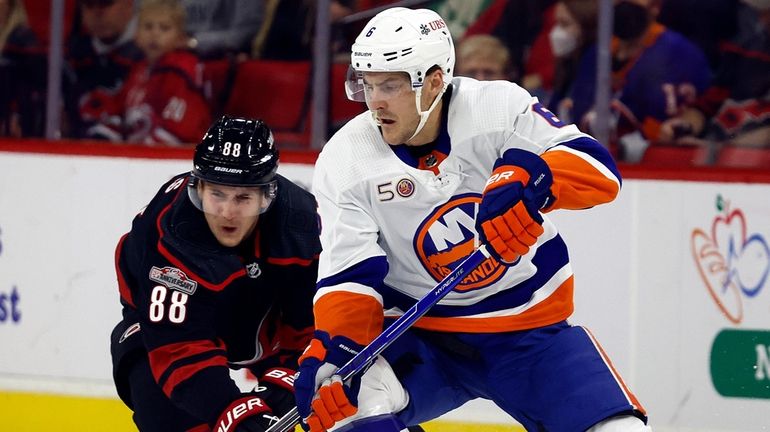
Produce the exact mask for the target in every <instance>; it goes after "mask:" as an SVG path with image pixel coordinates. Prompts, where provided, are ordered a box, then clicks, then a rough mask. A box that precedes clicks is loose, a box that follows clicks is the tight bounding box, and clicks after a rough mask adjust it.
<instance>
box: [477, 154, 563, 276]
mask: <svg viewBox="0 0 770 432" xmlns="http://www.w3.org/2000/svg"><path fill="white" fill-rule="evenodd" d="M551 184H553V175H552V174H551V169H550V168H549V167H548V164H546V163H545V161H544V160H543V159H542V158H541V157H540V156H538V155H536V154H535V153H532V152H528V151H525V150H521V149H510V150H507V151H506V152H505V153H504V154H503V157H501V158H500V159H498V160H497V161H496V162H495V166H494V169H493V170H492V175H491V176H490V177H489V180H487V185H486V187H485V188H484V192H483V194H482V197H481V205H479V213H478V215H476V231H477V232H478V233H479V235H480V236H481V239H482V241H483V242H485V243H486V244H487V245H489V250H490V252H491V253H492V254H493V255H495V257H496V258H497V259H498V260H499V261H501V262H503V263H507V264H511V263H513V262H514V261H516V260H517V259H518V258H519V257H520V256H521V255H524V254H526V253H527V252H529V248H530V247H531V246H532V245H534V244H535V243H536V242H537V238H538V237H539V236H540V235H541V234H543V227H542V224H543V217H542V216H541V215H540V212H539V211H540V209H543V208H545V207H548V206H549V205H551V204H552V201H553V195H552V194H551Z"/></svg>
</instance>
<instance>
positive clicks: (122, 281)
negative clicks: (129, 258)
mask: <svg viewBox="0 0 770 432" xmlns="http://www.w3.org/2000/svg"><path fill="white" fill-rule="evenodd" d="M126 237H128V234H123V237H121V238H120V240H119V241H118V246H117V247H116V248H115V273H116V274H117V275H118V292H120V298H122V299H123V300H124V301H125V302H126V303H128V304H129V305H130V306H131V307H132V308H135V307H136V306H135V305H134V296H133V295H131V288H129V287H128V284H127V283H126V278H125V276H123V272H122V271H120V254H121V252H122V251H123V242H124V241H125V240H126Z"/></svg>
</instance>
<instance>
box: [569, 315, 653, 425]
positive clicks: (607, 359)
mask: <svg viewBox="0 0 770 432" xmlns="http://www.w3.org/2000/svg"><path fill="white" fill-rule="evenodd" d="M580 328H582V329H583V330H585V332H586V334H588V337H590V338H591V341H592V342H593V343H594V346H595V347H596V349H597V350H599V354H601V356H602V359H604V363H606V364H607V366H608V367H609V368H610V370H611V371H612V375H614V376H615V380H616V381H617V382H618V384H619V385H620V387H621V388H622V390H623V393H624V394H625V395H626V397H627V398H628V400H629V402H630V403H631V404H632V405H633V406H634V408H636V409H637V410H638V411H639V412H641V413H642V414H644V415H645V416H646V415H647V411H646V410H645V409H644V407H643V406H642V404H641V403H640V402H639V399H637V398H636V396H635V395H634V394H633V393H631V390H629V389H628V386H627V385H626V383H625V382H624V381H623V378H621V377H620V374H619V373H618V371H617V370H616V369H615V366H614V365H613V364H612V362H611V361H610V357H609V356H608V355H607V353H606V352H604V348H602V346H601V345H600V344H599V341H598V340H596V338H595V337H594V334H593V333H591V331H590V330H588V329H587V328H585V327H583V326H581V327H580Z"/></svg>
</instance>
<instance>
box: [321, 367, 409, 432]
mask: <svg viewBox="0 0 770 432" xmlns="http://www.w3.org/2000/svg"><path fill="white" fill-rule="evenodd" d="M408 404H409V394H408V393H407V392H406V389H404V386H402V385H401V382H399V381H398V378H396V374H395V373H393V369H391V367H390V364H389V363H388V361H387V360H385V359H384V358H382V357H377V360H375V362H374V363H373V364H372V366H371V367H369V369H368V370H367V371H366V372H365V373H364V375H363V376H362V377H361V389H360V390H359V392H358V412H357V413H355V414H354V415H353V416H351V417H348V418H346V419H344V420H342V421H339V422H337V423H335V424H334V426H333V427H332V428H331V429H329V431H340V432H348V431H358V430H366V429H361V428H359V427H357V424H361V426H362V427H364V425H365V424H366V422H365V421H360V420H361V419H366V418H371V417H375V416H382V415H383V414H395V413H397V412H399V411H401V410H402V409H404V408H406V406H407V405H408ZM356 420H359V421H356ZM353 421H356V424H353V425H351V427H352V428H343V427H344V426H345V425H347V424H349V423H351V422H353ZM393 424H394V426H393V431H394V432H398V428H396V427H395V424H396V423H395V422H394V423H393Z"/></svg>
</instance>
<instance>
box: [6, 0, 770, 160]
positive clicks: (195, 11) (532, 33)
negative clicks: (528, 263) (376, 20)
mask: <svg viewBox="0 0 770 432" xmlns="http://www.w3.org/2000/svg"><path fill="white" fill-rule="evenodd" d="M54 1H61V2H63V29H62V31H61V36H60V37H58V38H56V37H53V36H54V35H52V34H51V29H52V28H56V26H53V25H52V9H53V8H52V2H51V1H49V0H0V137H14V138H30V137H46V135H47V133H46V132H47V131H46V129H47V123H46V122H47V121H50V119H47V118H46V116H47V115H48V116H50V113H51V107H49V106H48V105H47V104H50V103H51V98H49V97H48V87H49V86H50V83H51V82H55V83H56V82H58V83H59V85H58V86H57V87H58V89H57V90H59V91H60V93H59V96H60V97H58V98H56V99H54V100H55V101H57V106H56V107H53V109H54V110H55V112H56V113H59V114H60V116H59V118H60V121H58V122H57V123H56V130H55V136H54V137H53V138H55V139H59V138H63V139H88V140H102V141H105V142H114V143H143V144H147V145H156V146H159V145H164V146H189V145H190V144H191V143H195V142H197V141H198V140H199V139H200V137H201V136H202V135H203V132H204V131H205V130H206V128H207V127H208V125H209V123H210V121H211V119H212V118H215V117H217V116H219V115H221V114H224V113H229V114H233V115H242V116H249V117H258V118H262V119H264V120H266V122H267V123H268V124H269V125H270V126H271V127H272V128H273V129H274V130H275V131H276V139H277V142H278V144H279V146H281V147H284V148H292V149H302V148H311V147H314V146H313V145H311V139H310V136H311V135H310V130H311V129H310V125H311V122H312V113H313V110H312V109H311V105H312V100H313V98H314V97H318V95H319V94H321V92H328V93H326V94H325V96H326V100H327V101H328V102H327V104H326V107H327V110H326V112H325V114H326V115H327V116H328V118H327V119H326V123H327V124H326V127H325V128H324V133H325V134H327V136H329V134H331V133H332V132H333V131H334V130H335V129H336V128H339V127H340V126H341V125H342V124H344V123H345V121H347V120H348V119H350V118H352V117H353V116H355V115H357V114H358V113H360V112H362V111H364V110H365V109H366V107H365V106H364V105H363V104H360V103H355V102H351V101H348V100H347V99H346V98H345V92H344V89H343V85H344V79H345V74H346V72H347V67H348V59H349V47H350V44H351V43H352V42H353V40H354V38H355V37H356V35H357V34H358V33H359V32H360V31H361V29H362V26H363V25H364V23H365V22H366V21H367V20H368V18H369V17H371V16H372V15H373V14H374V13H376V12H377V11H378V10H379V9H378V8H382V7H386V6H390V5H407V6H411V7H427V8H431V9H434V10H436V11H437V12H438V13H439V14H440V15H441V16H443V17H444V18H445V20H446V21H447V24H448V27H449V29H450V31H451V33H452V35H453V37H454V39H455V44H456V49H457V65H456V70H455V74H456V75H460V76H469V77H474V78H477V79H480V80H495V79H503V80H510V81H514V82H516V83H518V84H519V85H521V86H522V87H524V88H526V89H527V90H529V91H530V92H531V93H532V94H533V95H534V96H536V97H538V98H539V99H540V101H541V102H543V103H544V104H545V105H546V106H547V107H548V108H549V109H550V110H551V111H552V112H554V113H555V114H556V115H557V116H559V117H560V118H561V119H562V120H564V121H568V122H573V123H575V124H577V125H578V126H579V127H580V128H581V129H582V130H584V131H586V132H589V133H593V132H594V129H595V128H596V127H597V125H598V124H600V123H601V124H602V125H604V126H605V127H606V126H607V125H609V136H608V138H607V139H606V141H607V142H606V143H605V144H606V145H607V146H608V147H609V148H610V149H611V150H612V152H613V154H614V155H615V156H616V157H617V158H618V160H620V161H622V162H627V163H650V164H656V165H661V164H665V165H675V164H676V165H681V166H696V165H716V166H740V167H749V166H753V167H759V168H764V169H770V0H558V1H557V0H428V1H387V0H332V1H330V2H319V1H317V0H54ZM603 1H607V2H610V3H611V5H610V7H611V8H612V11H613V14H612V37H611V40H610V43H609V47H603V46H601V45H599V44H598V42H597V41H598V38H597V32H598V29H599V11H600V2H603ZM319 4H322V5H324V7H325V6H326V5H327V4H328V6H329V9H328V10H323V11H319V10H318V5H319ZM318 16H320V17H323V18H327V17H328V22H329V28H328V30H329V32H328V33H327V36H328V37H329V43H328V59H327V60H328V61H326V62H318V61H317V60H318V58H317V57H318V50H317V49H314V38H315V37H316V36H317V34H318V32H317V30H318V29H317V28H316V26H317V22H319V20H317V17H318ZM52 41H59V42H60V48H61V49H60V50H59V51H61V52H62V55H61V67H60V68H59V69H56V70H54V73H57V74H58V78H59V79H57V80H51V76H50V75H51V68H50V67H49V66H50V63H51V57H50V51H52V50H53V48H54V47H53V46H52ZM54 43H55V42H54ZM603 48H607V49H609V55H610V76H609V80H610V83H609V87H610V98H609V99H610V100H609V107H610V111H609V112H610V114H609V118H606V116H602V115H597V114H596V112H597V111H596V110H595V106H596V104H595V102H596V100H595V99H596V94H597V92H596V89H597V86H598V85H600V84H601V83H600V82H597V76H598V71H597V64H599V63H598V62H597V59H598V57H599V54H600V53H601V52H602V49H603ZM324 55H327V53H326V52H324ZM314 60H315V61H314ZM327 66H328V71H327V72H328V75H324V76H327V77H328V80H327V81H328V83H327V85H325V86H322V87H323V88H319V86H317V85H315V86H314V81H313V78H312V77H313V73H314V69H315V68H318V67H327ZM48 126H49V128H50V123H49V124H48ZM47 138H49V139H50V138H52V137H51V136H50V130H48V136H47ZM316 149H317V148H316Z"/></svg>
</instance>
